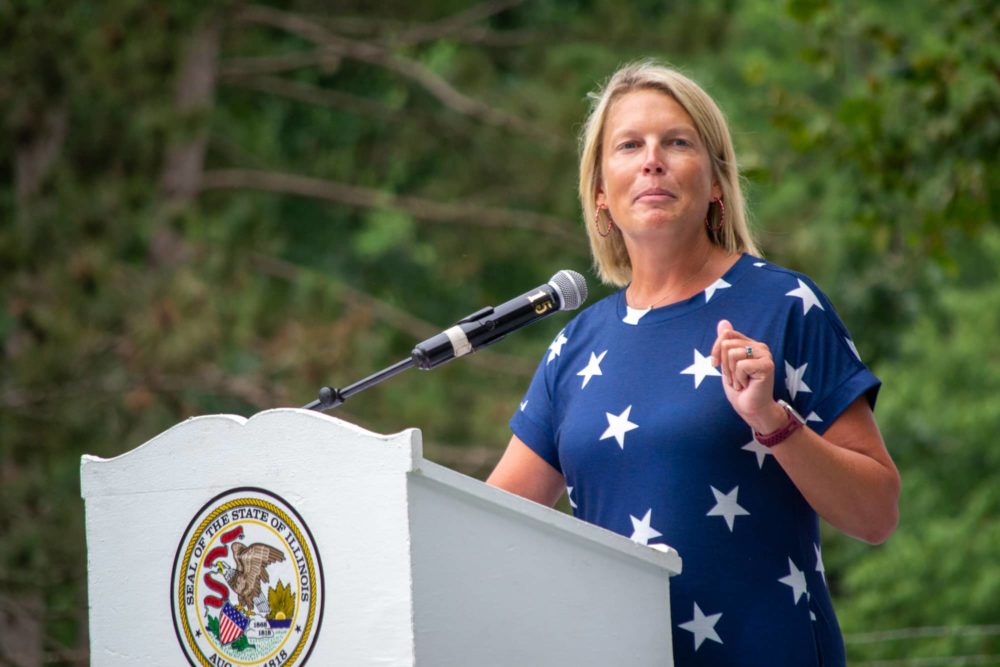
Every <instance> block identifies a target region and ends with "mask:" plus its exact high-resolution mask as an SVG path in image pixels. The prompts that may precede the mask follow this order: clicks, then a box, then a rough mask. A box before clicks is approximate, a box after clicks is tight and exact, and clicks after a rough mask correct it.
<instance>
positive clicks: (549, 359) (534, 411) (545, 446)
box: [510, 331, 564, 474]
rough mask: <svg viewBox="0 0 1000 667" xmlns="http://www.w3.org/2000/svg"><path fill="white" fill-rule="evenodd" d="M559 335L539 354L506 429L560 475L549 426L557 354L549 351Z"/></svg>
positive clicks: (552, 435) (551, 428)
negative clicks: (533, 374)
mask: <svg viewBox="0 0 1000 667" xmlns="http://www.w3.org/2000/svg"><path fill="white" fill-rule="evenodd" d="M563 335H564V332H563V331H560V332H559V335H558V336H556V339H555V340H554V341H553V343H552V346H550V347H549V350H548V351H547V352H546V353H545V355H544V356H543V357H542V360H541V362H540V363H539V364H538V368H537V369H536V370H535V376H534V377H533V378H532V380H531V384H530V385H529V386H528V391H527V393H525V395H524V398H523V399H522V400H521V405H520V407H519V409H518V411H517V412H515V413H514V416H513V417H511V419H510V429H511V431H513V433H514V435H516V436H517V437H518V438H520V439H521V441H522V442H524V444H526V445H527V446H528V447H529V448H530V449H531V450H532V451H534V452H535V453H536V454H538V455H539V456H540V457H542V459H544V460H545V462H546V463H548V464H549V465H550V466H552V467H553V468H555V469H556V470H557V471H559V473H560V474H562V467H561V466H560V464H559V450H558V446H557V444H556V437H555V428H554V426H553V424H554V423H555V415H554V405H553V402H552V391H551V387H552V383H554V381H555V366H557V365H558V361H559V359H558V356H557V354H553V352H552V350H553V349H558V345H559V339H560V338H561V337H563Z"/></svg>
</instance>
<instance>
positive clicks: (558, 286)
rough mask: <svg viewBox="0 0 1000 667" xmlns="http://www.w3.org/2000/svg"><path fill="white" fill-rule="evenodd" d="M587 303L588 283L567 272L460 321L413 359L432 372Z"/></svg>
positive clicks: (421, 348) (423, 345) (428, 342)
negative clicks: (533, 324) (544, 319)
mask: <svg viewBox="0 0 1000 667" xmlns="http://www.w3.org/2000/svg"><path fill="white" fill-rule="evenodd" d="M586 300H587V281H586V280H585V279H584V277H583V276H581V275H580V274H579V273H577V272H576V271H570V270H568V269H564V270H562V271H559V272H558V273H556V274H555V275H554V276H552V278H551V280H549V282H547V283H545V284H544V285H540V286H538V287H536V288H535V289H533V290H530V291H528V292H526V293H524V294H522V295H521V296H519V297H515V298H513V299H511V300H510V301H507V302H506V303H502V304H500V305H499V306H497V307H496V308H494V307H492V306H487V307H486V308H483V309H482V310H478V311H476V312H475V313H472V314H471V315H469V316H468V317H466V318H464V319H461V320H459V321H458V322H457V323H456V324H455V326H453V327H451V328H450V329H446V330H445V331H443V332H441V333H439V334H437V335H436V336H432V337H431V338H428V339H427V340H425V341H424V342H422V343H420V344H419V345H417V346H416V347H415V348H413V352H411V353H410V358H411V359H412V360H413V362H414V363H415V364H416V366H417V368H420V369H423V370H430V369H431V368H434V367H436V366H440V365H441V364H443V363H445V362H446V361H451V360H452V359H454V358H455V357H461V356H464V355H466V354H469V353H470V352H475V351H476V350H478V349H479V348H481V347H485V346H487V345H490V344H492V343H495V342H497V341H498V340H500V339H502V338H503V337H504V336H506V335H507V334H509V333H510V332H512V331H516V330H517V329H520V328H521V327H524V326H527V325H529V324H531V323H532V322H535V321H536V320H540V319H542V318H543V317H548V316H549V315H551V314H552V313H554V312H556V311H557V310H576V309H577V308H579V307H580V304H581V303H583V302H584V301H586Z"/></svg>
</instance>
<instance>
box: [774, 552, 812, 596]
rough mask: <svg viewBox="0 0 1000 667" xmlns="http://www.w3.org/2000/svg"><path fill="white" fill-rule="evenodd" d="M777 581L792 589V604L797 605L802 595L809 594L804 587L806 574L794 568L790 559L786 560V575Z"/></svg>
mask: <svg viewBox="0 0 1000 667" xmlns="http://www.w3.org/2000/svg"><path fill="white" fill-rule="evenodd" d="M778 581H780V582H781V583H783V584H784V585H786V586H788V587H790V588H791V589H792V602H793V603H794V604H798V603H799V598H801V597H802V596H803V595H808V594H809V591H808V588H807V587H806V573H805V572H803V571H802V570H800V569H799V568H797V567H795V563H794V562H792V559H791V558H789V559H788V575H786V576H784V577H782V578H781V579H778Z"/></svg>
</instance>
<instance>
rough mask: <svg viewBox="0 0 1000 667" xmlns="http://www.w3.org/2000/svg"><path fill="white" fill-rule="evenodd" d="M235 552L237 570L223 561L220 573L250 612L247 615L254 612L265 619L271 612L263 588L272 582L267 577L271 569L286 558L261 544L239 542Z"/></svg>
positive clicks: (277, 551)
mask: <svg viewBox="0 0 1000 667" xmlns="http://www.w3.org/2000/svg"><path fill="white" fill-rule="evenodd" d="M232 549H233V560H235V561H236V567H232V566H231V565H230V564H229V563H226V562H223V561H219V572H221V573H222V576H223V577H225V579H226V583H228V584H229V587H230V588H231V589H232V590H233V592H234V593H236V599H237V601H238V602H239V606H240V608H241V610H243V609H245V610H246V614H247V616H249V615H250V614H251V613H252V611H253V610H254V609H256V610H257V613H259V614H260V615H261V616H266V615H267V614H268V612H270V611H271V607H270V605H269V604H268V601H267V595H266V594H265V593H264V590H263V586H262V584H266V583H267V582H268V581H270V578H269V577H268V576H267V566H268V565H271V564H272V563H277V562H280V561H283V560H285V555H284V554H283V553H281V551H279V550H278V549H275V548H274V547H272V546H270V545H268V544H263V543H261V542H256V543H254V544H251V545H250V546H246V545H244V544H240V543H239V542H235V543H233V545H232Z"/></svg>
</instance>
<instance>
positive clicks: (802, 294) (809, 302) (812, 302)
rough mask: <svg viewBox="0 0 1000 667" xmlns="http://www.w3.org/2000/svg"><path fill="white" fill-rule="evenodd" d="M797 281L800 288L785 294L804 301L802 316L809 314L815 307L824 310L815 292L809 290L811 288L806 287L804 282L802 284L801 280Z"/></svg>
mask: <svg viewBox="0 0 1000 667" xmlns="http://www.w3.org/2000/svg"><path fill="white" fill-rule="evenodd" d="M797 280H798V281H799V286H798V288H796V289H793V290H792V291H791V292H787V293H786V294H785V296H794V297H797V298H799V299H802V314H803V315H806V314H808V313H809V310H810V309H811V308H812V307H813V306H816V307H817V308H819V309H820V310H824V308H823V304H821V303H820V302H819V299H818V298H817V297H816V293H815V292H813V291H812V290H811V289H809V286H808V285H806V284H805V283H804V282H802V279H801V278H798V279H797Z"/></svg>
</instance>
